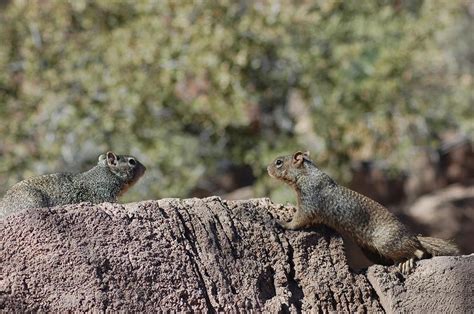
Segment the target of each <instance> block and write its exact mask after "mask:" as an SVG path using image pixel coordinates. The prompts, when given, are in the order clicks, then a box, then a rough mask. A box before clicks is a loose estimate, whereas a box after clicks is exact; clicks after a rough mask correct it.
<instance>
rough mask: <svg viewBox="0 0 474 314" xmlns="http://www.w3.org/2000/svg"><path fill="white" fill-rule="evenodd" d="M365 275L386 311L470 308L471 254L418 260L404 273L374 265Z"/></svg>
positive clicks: (473, 293) (473, 292) (473, 303)
mask: <svg viewBox="0 0 474 314" xmlns="http://www.w3.org/2000/svg"><path fill="white" fill-rule="evenodd" d="M367 277H368V279H369V281H370V283H371V284H372V286H373V287H374V288H375V290H376V291H377V294H378V295H379V297H380V299H379V300H380V302H381V304H382V306H383V307H384V309H385V311H386V312H387V313H400V312H404V313H413V312H423V313H472V312H474V254H471V255H466V256H454V257H448V256H439V257H434V258H432V259H429V260H421V261H419V262H417V267H416V268H415V270H414V271H413V273H411V274H410V275H409V276H406V277H403V276H401V275H400V273H398V272H397V271H395V269H394V268H393V267H392V268H387V267H383V266H380V265H374V266H371V267H369V269H368V272H367Z"/></svg>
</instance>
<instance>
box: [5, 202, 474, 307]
mask: <svg viewBox="0 0 474 314" xmlns="http://www.w3.org/2000/svg"><path fill="white" fill-rule="evenodd" d="M290 211H291V208H286V207H283V206H281V205H276V204H273V203H271V202H270V201H269V200H267V199H253V200H247V201H222V200H221V199H220V198H217V197H211V198H207V199H184V200H180V199H163V200H159V201H144V202H140V203H132V204H125V205H120V204H110V203H104V204H100V205H92V204H88V203H82V204H76V205H69V206H63V207H55V208H49V209H48V208H43V209H32V210H27V211H24V212H21V213H17V214H14V215H12V216H9V217H7V218H5V219H3V220H0V239H1V240H0V241H1V242H0V311H6V312H11V311H17V312H18V311H20V312H23V311H41V312H45V311H48V312H64V311H75V312H82V311H94V312H96V311H105V312H116V311H126V312H138V311H140V312H142V311H147V312H152V311H156V310H158V309H160V310H162V311H166V310H172V311H211V312H213V311H231V310H234V311H236V310H240V311H245V310H253V311H256V312H262V311H264V312H277V311H284V312H286V311H290V312H299V311H302V312H382V311H383V308H382V306H381V303H380V300H381V301H382V303H383V304H384V306H385V309H389V310H390V309H394V310H401V311H404V310H405V309H409V310H412V309H414V307H413V304H419V303H413V302H415V301H416V302H418V301H417V300H418V298H416V297H415V296H416V294H417V293H418V294H421V293H423V292H424V291H435V292H437V294H436V297H439V298H440V299H439V301H437V302H431V303H430V306H431V307H429V308H427V309H430V310H432V309H433V310H434V309H437V310H440V309H441V308H440V307H434V305H437V306H438V305H444V302H445V301H446V298H445V299H442V298H443V295H445V296H449V298H448V299H449V300H450V301H453V302H458V303H459V302H461V301H460V300H461V299H462V298H463V295H464V298H465V300H467V301H468V302H471V300H472V290H473V286H474V285H473V284H472V281H469V280H467V281H466V280H465V281H458V282H456V281H452V282H454V283H459V284H457V285H456V286H454V288H453V286H452V285H451V286H449V285H446V284H445V282H444V281H443V278H445V277H446V276H447V275H446V276H444V275H443V272H445V273H446V274H449V276H448V277H449V278H460V277H463V276H467V275H468V274H469V273H468V272H467V271H466V269H465V268H459V267H458V263H461V262H462V263H464V264H465V267H467V268H469V263H470V265H472V259H471V260H470V262H469V260H464V259H463V258H465V257H451V258H446V261H447V263H448V264H446V265H450V266H443V265H444V264H443V265H441V264H439V263H438V262H437V261H439V260H440V259H439V258H438V259H433V260H432V261H431V260H427V261H422V262H420V263H419V265H420V266H419V267H418V268H417V269H416V271H415V272H414V273H413V274H411V275H409V276H408V277H407V278H406V280H405V282H403V280H400V278H401V277H399V276H400V275H394V274H393V273H390V272H389V270H390V268H385V267H380V266H376V267H375V268H370V270H369V276H372V277H371V278H372V279H371V280H372V282H373V283H374V286H375V287H376V289H373V287H372V286H371V285H370V283H369V281H368V280H367V277H366V276H365V274H357V273H353V272H351V271H350V269H349V267H348V266H347V260H346V256H345V254H344V247H343V242H342V239H341V237H339V236H338V235H337V234H335V233H334V232H332V231H331V230H329V229H327V228H324V227H318V228H313V229H309V230H305V231H283V230H282V229H281V228H280V227H278V226H277V225H276V224H275V219H276V218H278V219H282V218H288V216H289V214H290ZM467 258H471V257H467ZM449 263H451V264H449ZM430 265H431V266H430ZM430 267H433V268H432V269H431V268H430ZM450 267H451V268H452V269H451V268H450ZM430 269H431V270H430ZM456 276H458V277H456ZM374 278H375V279H374ZM471 278H472V276H471ZM374 280H375V281H374ZM453 280H454V279H453ZM381 281H382V282H383V283H380V282H381ZM417 283H418V285H417ZM408 284H409V285H408ZM461 284H463V285H464V284H465V286H461ZM380 287H382V288H380ZM450 287H451V288H452V290H446V289H450ZM461 287H462V288H461ZM390 289H391V290H390ZM397 289H398V290H397ZM429 289H431V290H429ZM376 291H378V292H379V293H380V295H377V293H376ZM391 291H395V292H396V291H401V292H400V293H405V295H407V297H405V298H404V299H403V300H402V301H403V302H402V301H396V302H395V301H394V302H395V303H396V304H397V306H398V307H396V306H392V305H390V304H391V303H390V302H389V301H387V300H386V299H387V295H388V296H390V295H391V294H390V293H391ZM443 291H445V293H443ZM469 291H471V294H469ZM430 293H431V292H430ZM451 294H452V295H453V296H452V297H451ZM394 295H396V293H394ZM401 295H403V294H401ZM408 295H409V296H410V298H408ZM433 295H434V294H433ZM425 297H426V296H425V295H424V298H425ZM391 298H392V299H393V300H395V299H394V297H391ZM469 298H471V299H469ZM443 300H444V301H443ZM458 303H456V304H458ZM433 304H434V305H433ZM469 306H471V307H469ZM452 308H453V309H460V310H466V309H472V303H471V304H470V305H469V304H468V305H461V304H458V305H454V306H453V307H452Z"/></svg>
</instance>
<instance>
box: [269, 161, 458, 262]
mask: <svg viewBox="0 0 474 314" xmlns="http://www.w3.org/2000/svg"><path fill="white" fill-rule="evenodd" d="M268 173H269V174H270V176H272V177H274V178H277V179H279V180H281V181H284V182H286V183H287V184H289V185H290V186H292V187H293V188H294V189H295V191H296V193H297V196H298V209H297V211H296V213H295V216H294V217H293V219H292V220H291V221H290V222H287V223H282V226H283V227H284V228H286V229H292V230H295V229H299V228H302V227H307V226H312V225H317V224H320V223H322V224H325V225H327V226H329V227H332V228H333V229H335V230H337V231H338V232H340V233H343V234H346V235H348V236H349V237H351V238H352V239H353V240H354V241H355V242H356V243H357V244H358V245H359V246H360V247H361V249H362V250H363V251H364V253H365V254H366V255H367V257H368V258H369V259H371V260H372V261H373V262H375V263H379V264H385V265H387V264H393V263H399V262H404V261H406V260H409V259H412V258H415V257H416V258H421V257H428V256H430V255H454V254H458V250H457V248H456V247H455V246H454V245H453V244H451V243H449V242H448V241H444V240H441V239H435V238H428V237H419V236H416V235H414V234H413V233H411V232H410V231H409V230H408V229H407V228H406V227H405V226H404V225H403V224H402V223H401V222H400V221H399V220H398V219H397V218H396V217H395V216H394V215H393V214H392V213H391V212H389V211H388V210H387V209H386V208H385V207H383V206H382V205H380V204H379V203H377V202H375V201H373V200H372V199H370V198H368V197H366V196H363V195H361V194H359V193H357V192H355V191H352V190H350V189H348V188H345V187H343V186H341V185H339V184H337V183H336V182H335V181H334V180H333V179H331V178H330V177H329V176H328V175H327V174H325V173H324V172H322V171H321V170H319V169H318V168H317V167H316V165H315V164H314V163H313V162H312V161H311V160H310V159H309V154H307V153H301V152H297V153H295V154H294V155H288V156H282V157H278V158H276V159H275V160H274V161H273V162H272V163H271V164H270V165H269V166H268Z"/></svg>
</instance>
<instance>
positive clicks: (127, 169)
mask: <svg viewBox="0 0 474 314" xmlns="http://www.w3.org/2000/svg"><path fill="white" fill-rule="evenodd" d="M97 164H98V165H99V166H102V167H107V168H108V169H109V170H110V172H112V174H114V175H115V176H117V177H118V178H120V180H121V182H122V183H123V187H122V189H121V192H120V195H121V194H123V193H125V192H126V191H127V190H128V188H129V187H131V186H132V185H134V184H135V183H136V182H137V181H138V179H140V178H141V177H142V176H143V174H144V173H145V170H146V168H145V166H143V165H142V164H141V163H140V162H139V161H138V160H137V159H136V158H135V157H133V156H128V155H116V154H114V153H113V152H107V153H105V154H102V155H100V156H99V161H98V163H97Z"/></svg>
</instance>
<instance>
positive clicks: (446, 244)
mask: <svg viewBox="0 0 474 314" xmlns="http://www.w3.org/2000/svg"><path fill="white" fill-rule="evenodd" d="M418 241H420V243H421V245H422V246H423V248H424V249H425V250H426V252H427V253H428V254H431V255H432V256H439V255H445V256H446V255H459V254H460V252H459V248H458V247H457V246H456V245H455V244H454V243H452V242H450V241H447V240H442V239H438V238H431V237H421V236H418Z"/></svg>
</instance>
